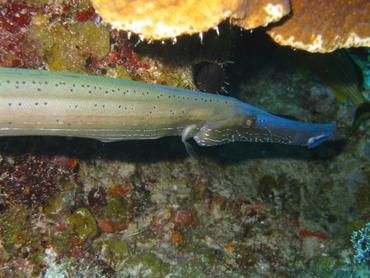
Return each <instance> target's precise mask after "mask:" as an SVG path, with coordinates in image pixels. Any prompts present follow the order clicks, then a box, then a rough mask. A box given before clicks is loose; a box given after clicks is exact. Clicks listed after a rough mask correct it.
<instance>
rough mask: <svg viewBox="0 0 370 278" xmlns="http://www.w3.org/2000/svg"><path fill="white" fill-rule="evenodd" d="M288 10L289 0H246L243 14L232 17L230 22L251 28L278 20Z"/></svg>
mask: <svg viewBox="0 0 370 278" xmlns="http://www.w3.org/2000/svg"><path fill="white" fill-rule="evenodd" d="M289 12H290V5H289V0H248V1H247V2H246V6H245V16H244V17H242V18H233V19H232V22H233V23H234V24H236V25H238V26H240V27H242V28H244V29H253V28H257V27H260V26H267V25H268V24H269V23H271V22H276V21H279V20H280V19H281V18H282V17H283V16H285V15H287V14H288V13H289Z"/></svg>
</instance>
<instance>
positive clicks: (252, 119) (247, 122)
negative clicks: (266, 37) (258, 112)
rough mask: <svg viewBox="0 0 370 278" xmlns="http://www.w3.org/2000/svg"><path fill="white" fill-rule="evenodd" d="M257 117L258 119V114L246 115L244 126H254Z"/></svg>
mask: <svg viewBox="0 0 370 278" xmlns="http://www.w3.org/2000/svg"><path fill="white" fill-rule="evenodd" d="M256 119H257V117H256V116H248V117H246V119H245V121H244V127H246V128H251V127H253V126H254V124H255V123H256Z"/></svg>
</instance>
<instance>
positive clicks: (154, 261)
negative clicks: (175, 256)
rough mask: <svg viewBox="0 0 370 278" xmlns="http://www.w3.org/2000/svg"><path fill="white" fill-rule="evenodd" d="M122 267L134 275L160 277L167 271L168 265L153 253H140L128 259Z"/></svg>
mask: <svg viewBox="0 0 370 278" xmlns="http://www.w3.org/2000/svg"><path fill="white" fill-rule="evenodd" d="M124 269H125V270H127V271H128V272H129V273H130V274H131V275H135V277H153V278H157V277H158V278H161V277H164V276H166V275H167V274H168V273H169V265H168V264H166V263H164V262H163V261H162V260H161V259H160V258H158V257H157V256H156V255H154V254H153V253H140V254H137V255H136V256H134V257H131V258H130V259H128V260H127V261H126V263H125V265H124Z"/></svg>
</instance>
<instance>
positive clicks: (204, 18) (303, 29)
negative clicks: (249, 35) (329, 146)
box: [92, 0, 370, 52]
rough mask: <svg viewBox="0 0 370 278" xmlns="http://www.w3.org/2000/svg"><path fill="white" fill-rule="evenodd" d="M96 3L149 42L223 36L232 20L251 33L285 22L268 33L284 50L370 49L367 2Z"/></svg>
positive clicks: (104, 13)
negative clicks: (214, 34)
mask: <svg viewBox="0 0 370 278" xmlns="http://www.w3.org/2000/svg"><path fill="white" fill-rule="evenodd" d="M92 2H93V5H94V7H95V9H96V10H97V12H98V13H99V15H100V16H101V17H102V18H103V19H104V20H105V21H106V22H108V23H109V24H111V25H112V27H113V28H117V29H121V30H125V31H127V32H133V33H135V34H138V35H139V36H140V38H141V39H146V40H153V39H154V40H163V39H168V38H175V37H177V36H179V35H183V34H196V33H199V34H200V35H201V36H202V32H205V31H208V30H209V29H212V28H216V31H217V32H218V29H217V28H218V27H217V26H218V25H219V24H220V22H222V21H223V20H225V19H229V20H230V22H231V23H233V24H236V25H238V26H240V27H242V28H244V29H246V30H249V29H255V28H257V27H261V26H267V25H268V24H270V23H272V22H277V21H279V22H278V23H277V24H276V25H274V26H272V27H271V28H269V29H268V34H269V35H270V36H271V37H272V38H273V39H274V40H275V41H276V42H277V43H279V44H281V45H289V46H291V47H294V48H299V49H303V50H306V51H309V52H331V51H334V50H335V49H338V48H348V47H360V46H369V45H370V31H369V30H370V23H369V22H370V18H369V14H370V4H369V2H368V1H362V0H355V1H346V0H335V1H330V2H322V1H320V0H315V1H309V0H293V1H291V3H290V2H289V1H287V0H263V1H257V0H250V1H243V0H239V1H237V0H234V1H222V0H219V1H208V0H201V1H193V0H182V1H167V0H162V1H154V2H153V1H152V2H148V1H145V0H143V1H120V2H117V1H111V0H92ZM288 14H289V15H288ZM286 15H288V16H287V17H286V18H285V19H284V20H281V18H283V17H284V16H286ZM280 20H281V21H280Z"/></svg>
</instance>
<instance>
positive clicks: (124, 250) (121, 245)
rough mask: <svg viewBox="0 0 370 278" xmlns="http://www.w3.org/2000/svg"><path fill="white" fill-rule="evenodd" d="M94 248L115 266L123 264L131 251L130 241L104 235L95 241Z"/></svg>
mask: <svg viewBox="0 0 370 278" xmlns="http://www.w3.org/2000/svg"><path fill="white" fill-rule="evenodd" d="M94 249H95V250H96V251H97V253H98V254H100V257H101V258H102V259H104V260H105V261H107V262H109V264H111V265H113V266H118V265H119V264H121V263H122V262H123V261H124V260H125V259H126V258H127V257H128V256H129V253H130V248H129V246H128V243H127V242H126V241H124V240H121V239H119V238H117V237H114V236H113V237H112V236H108V235H102V236H101V237H99V238H98V239H97V240H95V241H94Z"/></svg>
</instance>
